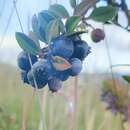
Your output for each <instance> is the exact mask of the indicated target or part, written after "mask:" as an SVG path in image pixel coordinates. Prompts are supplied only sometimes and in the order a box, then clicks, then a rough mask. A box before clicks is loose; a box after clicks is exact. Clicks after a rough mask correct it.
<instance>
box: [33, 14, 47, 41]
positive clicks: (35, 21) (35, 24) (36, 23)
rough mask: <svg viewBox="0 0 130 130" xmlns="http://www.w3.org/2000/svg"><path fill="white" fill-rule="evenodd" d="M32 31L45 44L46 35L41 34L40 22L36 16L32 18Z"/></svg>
mask: <svg viewBox="0 0 130 130" xmlns="http://www.w3.org/2000/svg"><path fill="white" fill-rule="evenodd" d="M32 29H33V32H34V33H35V35H36V36H37V37H38V39H39V40H41V41H43V42H45V41H46V40H45V36H44V33H42V32H41V29H40V26H39V21H38V18H37V16H36V15H34V16H33V17H32Z"/></svg>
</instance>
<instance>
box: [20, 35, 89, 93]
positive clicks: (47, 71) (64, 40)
mask: <svg viewBox="0 0 130 130" xmlns="http://www.w3.org/2000/svg"><path fill="white" fill-rule="evenodd" d="M90 50H91V48H90V47H89V45H88V44H87V43H86V42H85V41H83V40H81V38H80V36H79V35H75V36H71V37H70V36H69V37H67V36H64V35H60V36H59V37H57V38H55V39H54V40H53V41H52V43H51V44H50V45H48V46H47V47H44V48H42V49H41V53H40V55H38V56H34V55H30V54H28V53H26V52H25V51H23V52H21V53H20V54H19V56H18V66H19V68H20V69H21V77H22V80H23V82H24V83H27V84H30V85H31V86H32V87H34V88H36V87H38V88H39V89H41V88H43V87H44V86H45V85H46V84H48V87H49V89H50V91H52V92H57V91H58V90H59V89H60V88H61V87H62V82H63V81H66V80H67V79H68V78H69V76H77V75H78V74H79V73H80V72H81V70H82V63H83V61H84V59H85V58H86V56H88V54H89V53H90ZM56 56H58V57H61V58H63V59H65V60H66V61H67V62H68V63H70V65H71V67H69V68H67V69H65V70H58V69H57V68H55V66H54V64H53V62H54V59H53V57H56ZM29 57H30V59H31V62H32V67H31V66H30V59H29ZM36 84H37V86H36Z"/></svg>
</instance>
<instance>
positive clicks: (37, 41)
mask: <svg viewBox="0 0 130 130" xmlns="http://www.w3.org/2000/svg"><path fill="white" fill-rule="evenodd" d="M28 36H29V38H30V39H32V40H33V41H34V42H35V43H36V45H37V46H38V47H39V48H40V43H39V40H38V38H37V36H36V35H35V33H34V32H32V31H29V35H28Z"/></svg>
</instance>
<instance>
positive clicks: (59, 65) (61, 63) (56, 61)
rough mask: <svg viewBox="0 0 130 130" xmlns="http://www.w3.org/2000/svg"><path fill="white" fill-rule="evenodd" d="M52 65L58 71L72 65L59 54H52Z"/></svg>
mask: <svg viewBox="0 0 130 130" xmlns="http://www.w3.org/2000/svg"><path fill="white" fill-rule="evenodd" d="M52 59H53V63H52V64H53V66H54V67H55V69H56V70H58V71H64V70H67V69H69V68H71V67H72V65H71V64H70V63H69V62H68V61H67V60H66V59H64V58H62V57H60V56H53V57H52Z"/></svg>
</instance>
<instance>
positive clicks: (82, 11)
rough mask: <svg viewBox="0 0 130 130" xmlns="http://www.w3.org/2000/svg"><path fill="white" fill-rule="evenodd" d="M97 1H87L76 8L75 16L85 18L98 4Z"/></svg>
mask: <svg viewBox="0 0 130 130" xmlns="http://www.w3.org/2000/svg"><path fill="white" fill-rule="evenodd" d="M96 2H97V0H85V1H82V2H81V3H80V4H79V5H77V6H76V8H75V11H74V15H78V16H83V15H85V14H86V13H87V11H88V10H89V9H90V8H91V7H93V6H94V5H95V4H96Z"/></svg>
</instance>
